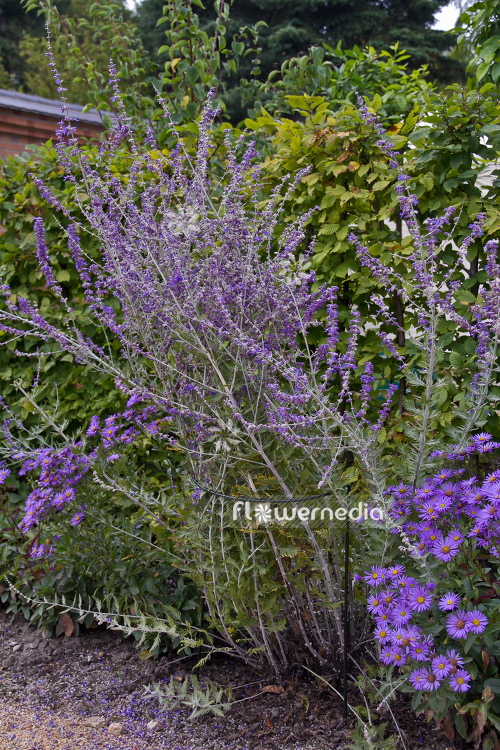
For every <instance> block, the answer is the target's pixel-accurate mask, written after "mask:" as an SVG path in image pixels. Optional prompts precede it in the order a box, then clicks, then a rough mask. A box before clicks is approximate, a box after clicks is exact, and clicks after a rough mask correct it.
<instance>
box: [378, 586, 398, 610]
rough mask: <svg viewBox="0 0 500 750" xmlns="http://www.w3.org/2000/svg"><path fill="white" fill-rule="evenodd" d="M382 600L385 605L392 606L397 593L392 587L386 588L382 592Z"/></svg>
mask: <svg viewBox="0 0 500 750" xmlns="http://www.w3.org/2000/svg"><path fill="white" fill-rule="evenodd" d="M380 601H381V602H382V604H383V606H384V607H387V608H389V609H390V608H391V607H392V605H393V604H394V602H395V595H394V594H393V592H392V591H391V590H390V589H385V591H382V592H381V593H380Z"/></svg>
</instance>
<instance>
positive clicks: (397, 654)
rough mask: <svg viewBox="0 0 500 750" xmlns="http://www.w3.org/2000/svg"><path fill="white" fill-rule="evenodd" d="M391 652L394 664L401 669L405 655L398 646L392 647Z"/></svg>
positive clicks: (404, 661)
mask: <svg viewBox="0 0 500 750" xmlns="http://www.w3.org/2000/svg"><path fill="white" fill-rule="evenodd" d="M392 651H393V655H394V664H395V665H396V666H397V667H402V666H403V664H406V654H405V653H403V651H402V650H401V649H400V648H399V647H398V646H394V648H393V649H392Z"/></svg>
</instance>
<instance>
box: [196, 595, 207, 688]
mask: <svg viewBox="0 0 500 750" xmlns="http://www.w3.org/2000/svg"><path fill="white" fill-rule="evenodd" d="M204 615H205V599H202V600H201V611H200V630H201V628H202V627H203V617H204ZM200 637H201V633H200ZM201 648H202V644H201V643H200V645H199V646H198V661H200V659H201ZM196 679H197V680H199V679H200V667H199V666H198V667H196Z"/></svg>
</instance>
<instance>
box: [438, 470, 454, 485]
mask: <svg viewBox="0 0 500 750" xmlns="http://www.w3.org/2000/svg"><path fill="white" fill-rule="evenodd" d="M452 476H453V471H452V470H451V469H443V470H442V471H440V472H439V474H436V476H435V477H434V479H435V480H436V481H437V482H438V483H439V484H440V483H441V482H446V480H447V479H449V478H450V477H452Z"/></svg>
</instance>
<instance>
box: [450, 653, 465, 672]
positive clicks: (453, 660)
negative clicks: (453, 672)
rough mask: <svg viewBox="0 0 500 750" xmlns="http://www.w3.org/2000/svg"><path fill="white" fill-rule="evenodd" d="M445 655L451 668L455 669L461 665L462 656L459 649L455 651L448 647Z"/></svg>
mask: <svg viewBox="0 0 500 750" xmlns="http://www.w3.org/2000/svg"><path fill="white" fill-rule="evenodd" d="M446 656H447V657H448V660H449V662H450V664H451V666H452V669H456V668H457V667H463V665H464V658H463V656H462V654H461V653H460V652H459V651H455V649H454V648H449V649H447V651H446Z"/></svg>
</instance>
